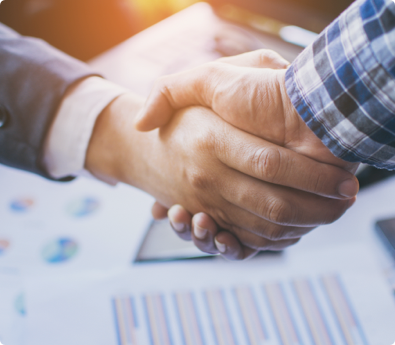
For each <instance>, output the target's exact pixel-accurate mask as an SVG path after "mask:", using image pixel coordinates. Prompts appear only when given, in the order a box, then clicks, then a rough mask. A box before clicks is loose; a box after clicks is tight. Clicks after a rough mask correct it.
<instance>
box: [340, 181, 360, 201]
mask: <svg viewBox="0 0 395 345" xmlns="http://www.w3.org/2000/svg"><path fill="white" fill-rule="evenodd" d="M338 192H339V194H340V195H342V196H345V197H346V198H352V197H353V196H355V195H357V193H358V183H357V182H356V181H355V180H353V179H350V180H345V181H343V182H342V183H341V184H340V186H339V188H338Z"/></svg>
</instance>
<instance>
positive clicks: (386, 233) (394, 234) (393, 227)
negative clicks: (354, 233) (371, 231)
mask: <svg viewBox="0 0 395 345" xmlns="http://www.w3.org/2000/svg"><path fill="white" fill-rule="evenodd" d="M376 231H377V233H378V234H379V236H380V238H381V239H382V240H383V242H384V244H385V246H386V247H387V248H388V250H389V251H390V252H391V254H392V256H393V257H394V259H395V218H389V219H383V220H379V221H377V222H376Z"/></svg>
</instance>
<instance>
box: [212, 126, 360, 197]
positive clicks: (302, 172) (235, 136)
mask: <svg viewBox="0 0 395 345" xmlns="http://www.w3.org/2000/svg"><path fill="white" fill-rule="evenodd" d="M225 132H226V138H222V139H221V140H217V141H216V154H217V157H218V158H219V159H220V160H221V161H222V162H223V163H224V164H226V165H227V166H229V167H231V168H233V169H235V170H237V171H240V172H242V173H244V174H246V175H249V176H251V177H254V178H256V179H259V180H262V181H266V182H269V183H273V184H278V185H282V186H286V187H291V188H294V189H298V190H302V191H306V192H310V193H314V194H317V195H322V196H325V197H330V198H337V199H346V198H352V197H354V196H355V195H356V194H357V193H358V190H359V184H358V180H357V178H356V177H355V176H354V175H353V174H351V173H350V172H347V171H345V170H343V169H340V168H338V167H335V166H332V165H329V164H323V163H319V162H317V161H315V160H313V159H311V158H308V157H305V156H303V155H301V154H298V153H296V152H294V151H292V150H289V149H286V148H283V147H280V146H277V145H275V144H272V143H270V142H268V141H265V140H263V139H260V138H257V137H254V136H252V135H250V134H248V133H245V132H242V131H240V130H238V129H234V128H233V127H231V126H230V125H229V129H228V130H226V131H225Z"/></svg>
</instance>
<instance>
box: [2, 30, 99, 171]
mask: <svg viewBox="0 0 395 345" xmlns="http://www.w3.org/2000/svg"><path fill="white" fill-rule="evenodd" d="M91 75H97V74H96V73H94V72H92V70H90V69H89V67H88V66H87V65H85V64H84V63H82V62H80V61H78V60H75V59H73V58H71V57H69V56H67V55H65V54H64V53H62V52H60V51H58V50H56V49H55V48H53V47H51V46H50V45H48V44H47V43H45V42H43V41H41V40H39V39H35V38H29V37H23V36H21V35H19V34H17V33H16V32H15V31H13V30H11V29H10V28H8V27H7V26H5V25H2V24H1V23H0V115H1V121H0V163H2V164H5V165H8V166H11V167H14V168H18V169H23V170H26V171H30V172H33V173H35V174H39V175H41V176H44V177H46V178H49V176H48V174H47V173H46V171H45V169H44V168H43V167H42V166H41V164H40V162H41V160H42V157H41V156H42V152H43V145H44V141H45V136H46V134H47V132H48V129H49V127H50V125H51V123H52V121H53V118H54V116H55V114H56V111H57V108H58V107H59V104H60V102H61V99H62V96H63V95H64V94H65V92H66V90H67V88H68V87H70V86H71V85H72V84H73V83H75V82H76V81H78V80H81V79H83V78H85V77H88V76H91Z"/></svg>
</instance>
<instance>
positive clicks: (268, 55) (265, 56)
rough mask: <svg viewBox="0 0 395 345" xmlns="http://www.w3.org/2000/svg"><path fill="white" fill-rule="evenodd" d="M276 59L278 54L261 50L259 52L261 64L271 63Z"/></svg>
mask: <svg viewBox="0 0 395 345" xmlns="http://www.w3.org/2000/svg"><path fill="white" fill-rule="evenodd" d="M278 57H279V54H278V53H276V52H275V51H274V50H272V49H262V50H261V54H260V58H261V62H262V63H266V62H268V61H271V60H273V59H277V58H278Z"/></svg>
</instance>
